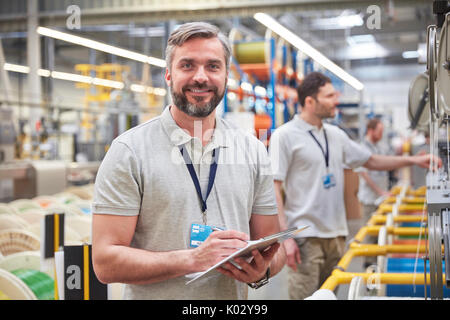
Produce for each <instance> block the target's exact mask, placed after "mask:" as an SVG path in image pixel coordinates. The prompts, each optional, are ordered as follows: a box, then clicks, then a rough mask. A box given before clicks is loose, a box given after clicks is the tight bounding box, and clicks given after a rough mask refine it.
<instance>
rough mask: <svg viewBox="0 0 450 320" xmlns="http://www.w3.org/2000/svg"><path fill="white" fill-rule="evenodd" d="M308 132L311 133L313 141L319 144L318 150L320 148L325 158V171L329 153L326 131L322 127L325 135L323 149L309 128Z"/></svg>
mask: <svg viewBox="0 0 450 320" xmlns="http://www.w3.org/2000/svg"><path fill="white" fill-rule="evenodd" d="M308 132H309V134H310V135H311V137H312V138H313V139H314V141H315V142H316V143H317V144H318V145H319V147H320V150H322V153H323V156H324V158H325V165H326V166H327V171H328V165H329V159H330V154H329V152H328V139H327V132H326V131H325V128H324V129H323V135H324V136H325V150H324V149H323V147H322V145H321V144H320V142H319V140H317V138H316V137H315V136H314V134H313V133H312V130H309V131H308Z"/></svg>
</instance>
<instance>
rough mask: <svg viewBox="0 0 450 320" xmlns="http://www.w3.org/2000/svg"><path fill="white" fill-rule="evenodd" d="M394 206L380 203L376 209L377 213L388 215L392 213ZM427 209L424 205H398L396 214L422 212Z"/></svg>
mask: <svg viewBox="0 0 450 320" xmlns="http://www.w3.org/2000/svg"><path fill="white" fill-rule="evenodd" d="M393 207H394V205H391V204H386V203H382V204H380V206H379V207H378V210H377V212H381V213H388V212H392V210H393ZM426 209H427V206H426V204H400V205H399V206H398V212H417V211H418V212H422V211H424V210H426Z"/></svg>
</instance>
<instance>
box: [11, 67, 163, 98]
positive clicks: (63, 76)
mask: <svg viewBox="0 0 450 320" xmlns="http://www.w3.org/2000/svg"><path fill="white" fill-rule="evenodd" d="M3 69H5V70H6V71H12V72H19V73H30V68H29V67H27V66H22V65H18V64H12V63H5V64H4V65H3ZM37 74H38V75H39V76H41V77H52V78H53V79H58V80H66V81H73V82H83V83H88V84H93V85H97V86H103V87H109V88H115V89H123V88H124V87H125V84H124V83H123V82H120V81H113V80H108V79H102V78H93V77H88V76H83V75H81V74H76V73H69V72H61V71H50V70H46V69H39V70H38V72H37ZM130 90H131V91H134V92H147V93H149V94H150V93H153V94H155V95H158V96H165V95H166V93H167V92H166V89H164V88H153V87H147V86H143V85H140V84H132V85H131V86H130Z"/></svg>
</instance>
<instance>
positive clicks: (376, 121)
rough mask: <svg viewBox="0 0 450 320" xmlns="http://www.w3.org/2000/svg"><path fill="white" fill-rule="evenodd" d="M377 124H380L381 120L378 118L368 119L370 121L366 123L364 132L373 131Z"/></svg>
mask: <svg viewBox="0 0 450 320" xmlns="http://www.w3.org/2000/svg"><path fill="white" fill-rule="evenodd" d="M379 123H381V120H380V119H378V118H373V119H370V120H369V121H368V122H367V125H366V132H367V131H369V130H375V128H376V127H377V125H378V124H379Z"/></svg>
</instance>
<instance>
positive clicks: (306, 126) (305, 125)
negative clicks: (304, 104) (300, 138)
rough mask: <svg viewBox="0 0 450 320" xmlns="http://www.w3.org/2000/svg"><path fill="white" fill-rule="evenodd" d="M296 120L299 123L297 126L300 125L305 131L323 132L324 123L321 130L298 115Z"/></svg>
mask: <svg viewBox="0 0 450 320" xmlns="http://www.w3.org/2000/svg"><path fill="white" fill-rule="evenodd" d="M294 118H295V121H296V122H297V125H298V126H299V127H300V128H301V129H302V130H305V131H311V130H313V131H321V130H322V129H323V123H322V127H321V128H320V129H319V128H318V127H316V126H315V125H312V124H310V123H308V122H306V121H305V120H303V119H302V118H301V117H300V114H297V115H296V116H295V117H294Z"/></svg>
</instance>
